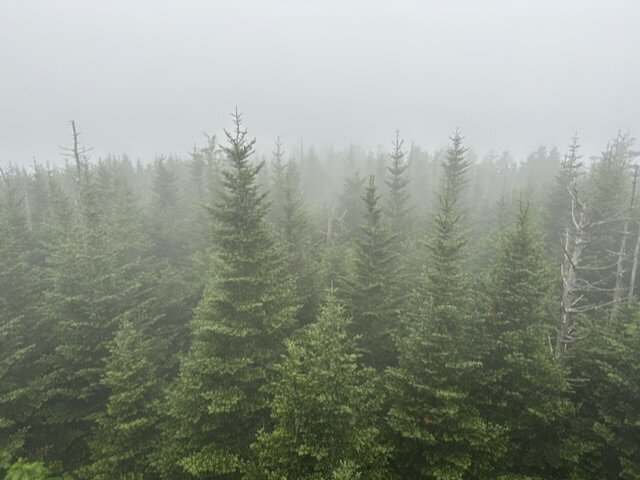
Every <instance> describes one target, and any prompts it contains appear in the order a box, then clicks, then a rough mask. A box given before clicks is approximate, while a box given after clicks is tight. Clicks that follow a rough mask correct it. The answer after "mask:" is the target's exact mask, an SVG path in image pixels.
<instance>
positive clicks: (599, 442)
mask: <svg viewBox="0 0 640 480" xmlns="http://www.w3.org/2000/svg"><path fill="white" fill-rule="evenodd" d="M638 345H640V310H639V309H638V306H637V305H634V306H633V307H632V308H627V309H625V310H624V311H622V312H621V313H620V318H619V319H618V321H617V322H615V324H614V325H612V326H599V325H594V326H593V327H592V328H591V330H590V331H589V333H588V336H587V337H586V338H585V339H584V341H582V342H581V343H580V344H578V345H576V347H575V348H574V351H573V355H572V357H573V358H572V359H571V364H572V367H573V375H574V376H576V377H577V378H579V379H581V380H582V382H581V384H580V385H579V386H576V388H575V397H576V398H575V400H576V404H578V405H580V409H579V419H580V421H579V426H580V429H581V435H582V437H581V439H582V441H583V442H584V443H585V444H586V446H587V452H586V453H585V455H584V458H583V459H582V461H581V462H580V464H579V465H578V469H577V475H578V477H579V478H602V479H614V478H621V479H625V480H631V479H637V478H640V402H638V399H639V398H640V349H639V348H638Z"/></svg>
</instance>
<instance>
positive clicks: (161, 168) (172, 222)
mask: <svg viewBox="0 0 640 480" xmlns="http://www.w3.org/2000/svg"><path fill="white" fill-rule="evenodd" d="M165 160H166V159H165V158H164V157H160V158H159V159H158V160H156V162H155V168H154V170H155V175H154V177H153V184H152V186H151V191H152V193H153V196H152V200H151V212H152V214H151V227H152V235H151V238H152V240H153V242H154V244H155V247H154V250H153V253H154V254H155V255H156V256H157V257H158V258H160V259H163V260H167V261H169V262H171V263H180V261H181V260H183V257H184V251H183V247H182V245H181V238H180V231H181V230H182V228H181V227H182V225H183V222H182V221H181V220H182V215H181V212H180V209H179V205H178V203H179V198H178V185H177V178H176V175H175V173H174V172H173V171H172V170H170V169H169V168H168V167H167V165H166V164H165V163H166V162H165Z"/></svg>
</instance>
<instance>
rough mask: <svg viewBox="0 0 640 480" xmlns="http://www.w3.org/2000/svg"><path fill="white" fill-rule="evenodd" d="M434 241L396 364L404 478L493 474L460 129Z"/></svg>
mask: <svg viewBox="0 0 640 480" xmlns="http://www.w3.org/2000/svg"><path fill="white" fill-rule="evenodd" d="M451 142H452V143H451V145H450V147H449V149H448V152H447V160H446V162H444V164H443V170H444V178H443V183H442V186H441V190H440V194H439V208H438V211H437V213H436V215H435V218H434V233H433V238H432V239H431V241H430V244H429V246H430V249H431V253H432V255H431V257H430V265H429V270H428V272H427V285H426V288H425V292H424V293H422V294H420V293H419V292H416V294H414V295H413V297H412V299H411V302H410V305H409V307H408V312H407V314H406V315H405V317H406V318H405V325H406V326H405V327H404V328H405V331H404V332H403V334H402V335H401V336H399V338H398V342H397V343H398V345H397V348H398V352H399V365H398V367H397V368H394V369H391V370H390V375H389V387H390V395H391V404H392V405H393V406H392V408H391V410H390V412H389V426H390V428H391V430H392V431H393V432H394V433H395V434H396V435H397V440H396V444H397V449H396V452H397V453H396V456H395V458H394V463H395V468H396V470H397V471H398V473H399V474H400V475H401V476H404V477H405V478H418V477H422V478H434V479H464V478H487V476H488V475H489V472H491V470H492V468H493V463H494V462H495V461H496V459H497V457H499V456H500V455H501V454H502V453H503V450H504V446H503V445H502V444H501V443H500V442H499V440H500V433H501V430H500V428H499V427H497V426H495V425H493V424H491V423H489V422H487V421H486V420H485V419H483V418H482V416H481V414H480V411H479V410H478V405H477V402H476V399H475V398H474V395H475V394H476V393H477V391H478V390H479V387H480V386H481V385H479V382H481V379H480V376H481V375H482V369H481V367H482V364H481V362H480V354H479V348H478V345H477V337H478V333H479V328H478V325H477V320H476V319H475V318H474V317H473V316H472V315H471V310H470V305H469V303H470V300H471V298H470V296H469V294H468V293H467V291H466V285H467V283H466V282H465V278H464V274H463V272H462V267H461V261H462V257H463V251H462V250H463V247H464V245H465V243H466V237H465V235H464V233H463V232H462V231H461V219H462V214H463V206H462V205H461V194H462V190H463V188H464V185H465V183H466V180H465V174H466V172H467V169H468V166H469V163H468V161H467V160H466V159H465V158H464V154H465V152H466V149H465V148H464V147H463V146H462V135H461V134H460V132H459V131H456V133H455V134H454V135H453V136H452V137H451Z"/></svg>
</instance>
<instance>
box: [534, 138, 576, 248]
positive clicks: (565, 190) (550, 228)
mask: <svg viewBox="0 0 640 480" xmlns="http://www.w3.org/2000/svg"><path fill="white" fill-rule="evenodd" d="M579 149H580V145H579V144H578V136H577V135H575V136H574V137H573V140H572V142H571V144H570V145H569V151H568V152H567V154H566V155H565V156H564V159H563V160H562V162H560V169H559V171H558V173H556V176H555V181H554V183H553V185H552V186H551V188H550V190H549V194H548V197H547V199H546V202H545V210H544V216H543V218H544V224H545V229H546V240H547V244H548V249H549V251H550V252H552V253H553V254H555V255H556V256H558V257H560V258H562V256H563V250H562V249H563V246H564V239H565V232H566V230H567V228H569V227H570V225H571V221H572V220H571V194H570V193H569V188H570V187H571V186H572V185H574V184H575V183H576V181H577V180H578V178H579V177H580V175H581V173H582V162H581V161H580V158H581V157H582V156H581V155H580V152H579Z"/></svg>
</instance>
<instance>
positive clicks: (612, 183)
mask: <svg viewBox="0 0 640 480" xmlns="http://www.w3.org/2000/svg"><path fill="white" fill-rule="evenodd" d="M632 145H633V138H631V137H630V136H628V135H623V134H619V135H618V136H617V138H616V139H615V140H614V141H613V142H611V143H610V144H609V145H607V148H606V150H605V151H604V152H603V153H602V155H601V156H600V157H599V158H598V159H596V161H595V162H594V164H593V166H592V168H591V171H590V172H589V178H588V180H587V188H586V193H587V195H586V204H587V208H588V212H589V220H590V221H591V222H592V223H593V224H594V226H593V228H591V229H590V232H589V233H590V234H589V241H588V244H587V245H586V246H585V251H584V263H585V264H586V265H589V266H593V267H596V268H594V269H590V270H589V271H586V272H585V275H584V276H585V280H586V281H587V282H588V283H589V284H590V285H591V286H592V287H595V288H590V289H589V291H588V292H587V293H586V296H587V297H588V299H589V300H590V301H591V302H592V303H594V304H598V303H599V304H604V303H607V302H610V301H611V300H612V297H613V293H614V285H615V279H616V278H615V277H616V267H617V262H618V252H619V249H620V242H621V238H622V235H623V231H624V230H625V228H624V220H625V215H626V214H627V212H628V208H629V197H630V195H629V192H630V190H631V184H632V180H631V175H630V173H631V170H630V168H629V166H630V162H631V160H632V158H633V156H634V155H635V152H633V151H632V150H631V147H632Z"/></svg>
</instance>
